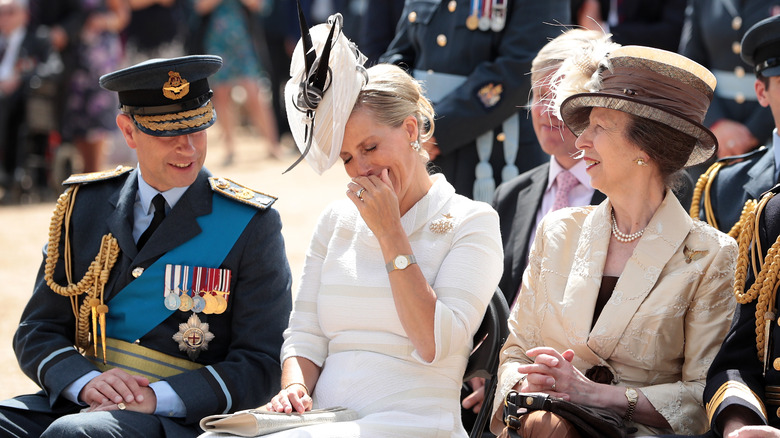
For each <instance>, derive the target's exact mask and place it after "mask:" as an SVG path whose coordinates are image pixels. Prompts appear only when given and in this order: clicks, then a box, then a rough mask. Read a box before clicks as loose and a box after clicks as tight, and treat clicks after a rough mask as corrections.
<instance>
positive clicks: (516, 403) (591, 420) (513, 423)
mask: <svg viewBox="0 0 780 438" xmlns="http://www.w3.org/2000/svg"><path fill="white" fill-rule="evenodd" d="M536 410H544V411H548V412H552V413H553V414H556V415H558V416H560V417H561V418H563V419H564V420H567V421H568V422H569V423H571V424H572V425H573V426H574V428H576V429H577V431H578V432H579V433H580V436H582V437H583V438H624V437H626V436H628V435H629V434H631V433H634V432H636V429H635V428H633V427H627V426H626V424H625V423H624V422H623V418H621V416H620V415H618V414H616V413H615V412H613V411H611V410H609V409H605V408H596V407H592V406H584V405H579V404H576V403H572V402H569V401H566V400H563V399H560V398H556V397H552V396H550V395H549V394H546V393H541V392H533V393H518V392H515V391H510V392H509V394H507V395H506V398H505V399H504V423H505V424H506V425H507V429H510V431H511V430H516V429H517V428H518V427H520V417H521V416H522V415H523V414H525V413H527V412H529V411H536ZM509 436H512V435H511V433H510V434H509Z"/></svg>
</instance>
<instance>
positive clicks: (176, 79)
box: [162, 71, 190, 100]
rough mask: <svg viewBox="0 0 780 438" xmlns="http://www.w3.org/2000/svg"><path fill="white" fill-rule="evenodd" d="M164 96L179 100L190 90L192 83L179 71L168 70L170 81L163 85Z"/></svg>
mask: <svg viewBox="0 0 780 438" xmlns="http://www.w3.org/2000/svg"><path fill="white" fill-rule="evenodd" d="M162 92H163V96H165V97H167V98H168V99H171V100H179V99H181V98H182V97H184V96H186V95H187V93H189V92H190V83H189V82H187V80H186V79H184V78H183V77H181V75H180V74H179V73H178V72H175V71H169V72H168V82H166V83H165V85H163V89H162Z"/></svg>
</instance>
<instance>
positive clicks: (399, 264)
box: [385, 254, 417, 274]
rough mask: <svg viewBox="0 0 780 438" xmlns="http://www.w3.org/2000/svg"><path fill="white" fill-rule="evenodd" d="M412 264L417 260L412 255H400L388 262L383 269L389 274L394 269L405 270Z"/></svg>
mask: <svg viewBox="0 0 780 438" xmlns="http://www.w3.org/2000/svg"><path fill="white" fill-rule="evenodd" d="M413 263H417V258H415V257H414V255H413V254H408V255H407V254H401V255H397V256H395V258H394V259H393V260H390V261H389V262H388V263H387V265H385V268H387V273H388V274H389V273H391V272H393V271H395V270H396V269H398V270H403V269H406V268H408V267H409V265H411V264H413Z"/></svg>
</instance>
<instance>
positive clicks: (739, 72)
mask: <svg viewBox="0 0 780 438" xmlns="http://www.w3.org/2000/svg"><path fill="white" fill-rule="evenodd" d="M734 74H735V75H737V77H738V78H742V77H744V76H745V69H744V67H742V66H741V65H738V66H736V67H734Z"/></svg>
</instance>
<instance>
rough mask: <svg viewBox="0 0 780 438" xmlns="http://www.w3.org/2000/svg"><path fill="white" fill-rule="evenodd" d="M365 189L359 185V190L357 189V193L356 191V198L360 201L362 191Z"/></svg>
mask: <svg viewBox="0 0 780 438" xmlns="http://www.w3.org/2000/svg"><path fill="white" fill-rule="evenodd" d="M365 191H366V189H365V188H364V187H361V188H360V190H358V191H357V193H356V195H357V197H358V199H360V200H361V201H362V200H363V192H365Z"/></svg>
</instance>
